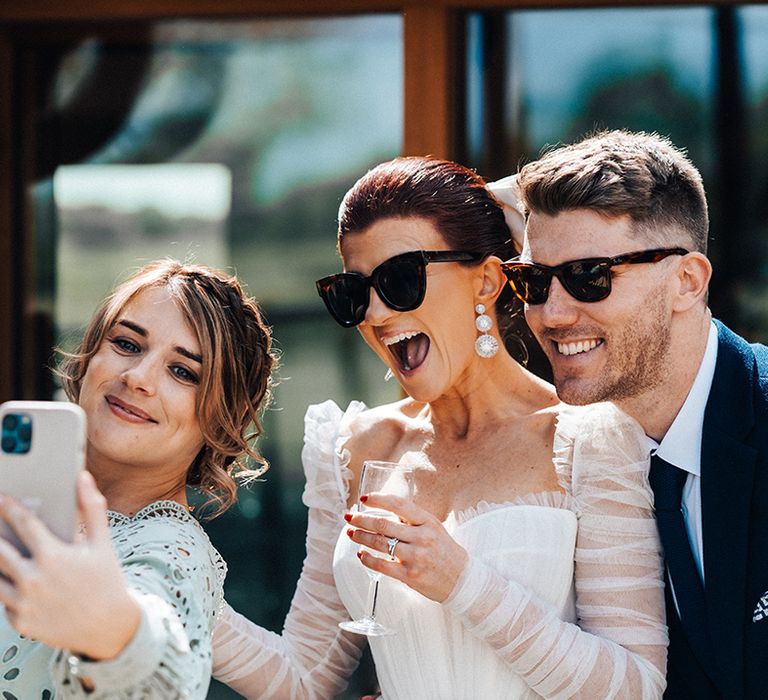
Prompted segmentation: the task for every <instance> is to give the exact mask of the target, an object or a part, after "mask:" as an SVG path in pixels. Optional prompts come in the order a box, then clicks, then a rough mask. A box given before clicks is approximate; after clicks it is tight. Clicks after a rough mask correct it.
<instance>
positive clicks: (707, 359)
mask: <svg viewBox="0 0 768 700" xmlns="http://www.w3.org/2000/svg"><path fill="white" fill-rule="evenodd" d="M716 363H717V327H716V326H715V324H714V323H711V324H710V326H709V336H708V337H707V348H706V350H705V351H704V357H703V359H702V360H701V365H700V366H699V371H698V373H697V374H696V379H695V380H694V381H693V385H692V386H691V390H690V391H689V392H688V396H687V397H686V399H685V403H684V404H683V407H682V408H681V409H680V411H679V413H678V414H677V416H676V417H675V420H674V421H673V423H672V425H671V426H670V427H669V430H668V431H667V434H666V435H665V436H664V438H663V439H662V441H661V443H660V444H658V443H656V441H655V440H651V438H648V439H649V441H650V442H651V443H652V444H651V449H652V451H653V448H656V454H658V455H659V457H661V458H662V459H663V460H665V461H666V462H669V463H670V464H674V465H675V466H676V467H678V468H679V469H683V470H684V471H687V472H689V473H691V474H694V475H695V476H701V437H702V434H703V432H704V411H705V409H706V407H707V400H708V399H709V391H710V389H711V388H712V379H713V377H714V376H715V364H716Z"/></svg>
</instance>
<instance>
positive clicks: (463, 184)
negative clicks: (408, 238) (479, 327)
mask: <svg viewBox="0 0 768 700" xmlns="http://www.w3.org/2000/svg"><path fill="white" fill-rule="evenodd" d="M405 218H418V219H424V220H426V221H429V222H430V223H431V224H432V225H433V226H434V227H435V228H436V229H437V231H438V232H439V233H440V235H441V236H442V237H443V238H444V239H445V241H446V242H447V243H448V245H450V246H451V248H453V249H454V250H469V251H473V252H478V253H482V254H483V255H485V256H489V255H497V256H498V257H500V258H501V259H502V260H506V259H507V258H511V257H513V256H514V255H516V252H515V249H514V245H513V243H512V237H511V234H510V231H509V229H508V228H507V223H506V220H505V218H504V211H503V210H502V208H501V205H500V203H499V201H498V200H497V199H496V198H495V197H494V196H493V194H491V192H490V191H489V190H488V189H487V188H486V182H485V180H484V179H483V178H482V177H480V175H478V174H477V173H475V172H474V171H473V170H470V169H469V168H466V167H464V166H463V165H460V164H459V163H454V162H453V161H450V160H441V159H439V158H432V157H429V156H425V157H421V156H411V157H402V158H395V159H394V160H390V161H387V162H385V163H381V164H380V165H377V166H376V167H375V168H373V169H372V170H369V171H368V172H367V173H366V174H365V175H363V176H362V177H361V178H360V179H359V180H358V181H357V182H356V183H355V184H354V185H353V187H352V188H351V189H350V190H349V191H348V192H347V194H346V195H345V196H344V199H343V200H342V202H341V206H340V207H339V228H338V245H339V250H340V251H341V243H342V241H343V239H344V236H347V235H350V234H353V233H361V232H363V231H365V230H366V229H367V228H369V227H370V226H372V225H373V224H375V223H376V222H377V221H380V220H382V219H405ZM460 264H462V265H473V264H476V263H460ZM518 311H519V305H518V304H517V303H516V301H515V297H514V294H513V293H512V290H511V289H510V288H509V286H508V285H504V289H503V290H502V292H501V294H500V295H499V298H498V299H497V301H496V315H497V318H498V323H499V330H500V331H501V334H502V337H503V338H504V340H505V341H512V342H514V341H515V340H517V342H518V343H519V342H520V341H519V339H515V338H512V337H511V329H512V323H511V320H512V317H513V316H514V315H515V314H516V313H517V312H518ZM522 354H523V356H525V352H523V353H522Z"/></svg>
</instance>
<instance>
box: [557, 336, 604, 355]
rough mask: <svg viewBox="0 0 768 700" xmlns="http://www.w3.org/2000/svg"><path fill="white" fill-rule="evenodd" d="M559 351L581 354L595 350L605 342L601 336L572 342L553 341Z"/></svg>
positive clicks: (566, 353)
mask: <svg viewBox="0 0 768 700" xmlns="http://www.w3.org/2000/svg"><path fill="white" fill-rule="evenodd" d="M553 343H554V344H555V347H556V348H557V352H558V353H560V354H561V355H579V354H581V353H585V352H589V351H590V350H594V349H595V348H596V347H598V346H600V345H602V344H603V341H602V340H601V339H599V338H589V339H588V340H577V341H575V342H570V343H559V342H557V341H553Z"/></svg>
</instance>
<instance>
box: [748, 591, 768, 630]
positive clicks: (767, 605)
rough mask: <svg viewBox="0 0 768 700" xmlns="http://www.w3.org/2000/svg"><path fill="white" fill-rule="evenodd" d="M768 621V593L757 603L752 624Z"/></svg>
mask: <svg viewBox="0 0 768 700" xmlns="http://www.w3.org/2000/svg"><path fill="white" fill-rule="evenodd" d="M760 620H768V591H766V592H765V593H763V597H762V598H760V600H758V601H757V607H756V608H755V612H753V613H752V622H760Z"/></svg>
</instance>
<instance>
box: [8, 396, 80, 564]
mask: <svg viewBox="0 0 768 700" xmlns="http://www.w3.org/2000/svg"><path fill="white" fill-rule="evenodd" d="M0 426H2V441H1V444H0V492H2V493H4V494H7V495H9V496H13V497H14V498H16V499H17V500H19V501H21V502H22V503H23V504H24V505H25V506H27V508H29V509H30V510H32V511H33V512H35V513H36V514H37V515H38V517H40V519H41V520H42V521H43V522H44V523H45V524H46V525H47V526H48V527H49V528H50V530H51V531H52V532H53V533H54V534H56V535H57V536H58V537H60V538H61V539H63V540H66V541H68V542H71V541H72V539H73V538H74V536H75V528H76V519H77V502H76V501H77V499H76V482H77V475H78V473H79V472H80V470H82V469H83V468H84V467H85V434H86V433H85V413H84V412H83V410H82V409H81V408H80V407H79V406H77V405H76V404H73V403H69V402H65V401H7V402H6V403H3V404H1V405H0ZM0 536H2V537H4V538H5V539H7V540H9V541H10V542H12V543H13V544H14V545H15V546H16V547H18V548H19V549H20V550H21V551H22V552H23V553H24V554H28V552H27V550H26V547H24V546H23V545H22V544H21V542H19V540H18V538H17V537H16V535H15V534H14V533H13V532H12V531H11V529H10V528H9V527H8V526H7V525H6V523H5V522H3V521H0Z"/></svg>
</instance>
